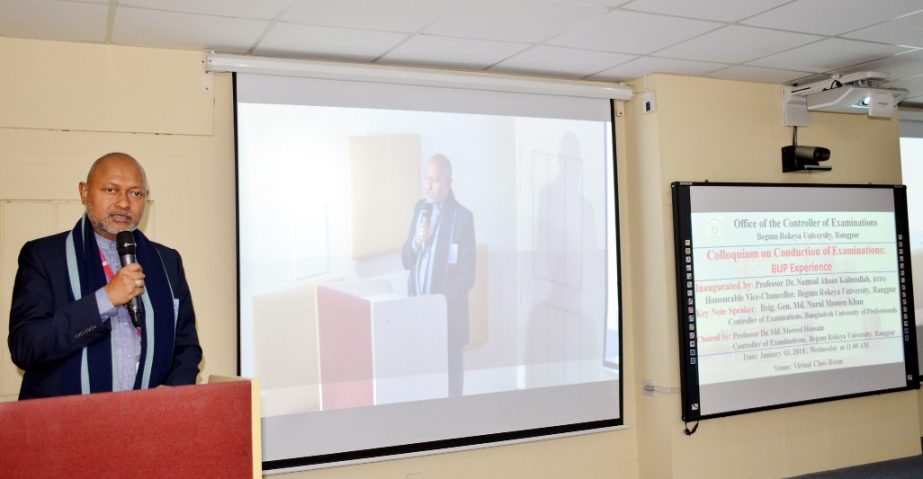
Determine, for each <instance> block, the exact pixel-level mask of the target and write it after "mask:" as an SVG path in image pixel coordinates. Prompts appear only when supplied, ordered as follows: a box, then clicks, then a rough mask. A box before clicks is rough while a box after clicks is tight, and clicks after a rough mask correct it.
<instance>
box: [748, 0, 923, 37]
mask: <svg viewBox="0 0 923 479" xmlns="http://www.w3.org/2000/svg"><path fill="white" fill-rule="evenodd" d="M920 9H923V5H921V4H920V0H887V1H869V0H797V1H795V2H792V3H790V4H788V5H783V6H781V7H779V8H776V9H774V10H770V11H768V12H766V13H763V14H760V15H757V16H755V17H753V18H750V19H748V20H745V21H744V22H743V23H746V24H748V25H756V26H760V27H770V28H779V29H782V30H792V31H796V32H806V33H816V34H821V35H839V34H842V33H846V32H850V31H853V30H856V29H859V28H864V27H867V26H869V25H874V24H876V23H879V22H883V21H886V20H893V19H895V18H897V17H899V16H901V15H906V14H908V13H911V12H915V11H917V10H920Z"/></svg>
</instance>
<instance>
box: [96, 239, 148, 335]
mask: <svg viewBox="0 0 923 479" xmlns="http://www.w3.org/2000/svg"><path fill="white" fill-rule="evenodd" d="M96 249H97V250H99V259H100V260H102V262H103V271H104V272H105V273H106V282H107V283H108V282H109V281H112V277H113V276H115V273H113V272H112V268H111V267H110V266H109V260H107V259H106V255H104V254H103V250H102V248H99V247H97V248H96ZM119 307H121V306H119ZM135 334H136V335H137V336H138V339H139V340H140V339H141V328H140V327H139V328H135Z"/></svg>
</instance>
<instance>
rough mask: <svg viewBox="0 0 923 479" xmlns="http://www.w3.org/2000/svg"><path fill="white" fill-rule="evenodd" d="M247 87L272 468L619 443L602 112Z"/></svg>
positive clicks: (254, 83) (243, 101)
mask: <svg viewBox="0 0 923 479" xmlns="http://www.w3.org/2000/svg"><path fill="white" fill-rule="evenodd" d="M235 81H236V93H237V105H236V117H237V155H238V202H239V210H238V215H239V281H240V296H239V314H240V338H241V339H240V341H241V344H240V368H241V374H242V375H243V376H252V377H258V378H260V379H261V386H262V431H263V459H264V461H265V463H264V468H265V469H282V470H284V469H291V468H297V467H303V466H312V467H313V466H319V465H332V464H341V463H343V462H344V461H356V460H370V459H373V458H380V457H387V456H393V455H397V454H407V453H421V452H426V451H433V450H444V449H446V448H452V447H464V446H472V445H477V444H485V443H496V442H500V441H509V440H518V439H526V438H532V437H536V436H547V435H552V434H559V433H575V432H578V431H592V430H598V429H599V428H605V427H611V426H616V425H619V424H621V420H622V419H621V417H622V409H621V395H622V389H621V382H620V377H621V373H620V367H621V348H620V344H619V341H620V333H619V324H620V308H619V293H618V285H619V275H618V248H617V245H618V241H617V231H618V227H617V217H616V212H617V207H616V197H617V195H616V191H615V184H616V179H615V178H616V177H615V169H614V167H615V157H614V142H613V140H614V138H613V131H614V129H613V123H612V122H613V117H612V105H611V103H610V101H609V100H601V99H589V98H570V97H560V96H543V95H534V94H514V93H498V92H491V91H473V90H460V89H454V88H435V87H419V86H407V85H395V84H384V83H360V82H348V81H331V80H317V79H307V78H286V77H273V76H265V75H244V74H237V75H236V76H235Z"/></svg>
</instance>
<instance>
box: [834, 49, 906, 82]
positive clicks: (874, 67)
mask: <svg viewBox="0 0 923 479" xmlns="http://www.w3.org/2000/svg"><path fill="white" fill-rule="evenodd" d="M846 71H847V72H854V71H873V72H884V73H887V74H888V78H890V79H891V80H899V79H901V78H904V77H909V76H914V75H919V74H921V73H923V50H913V51H909V52H905V53H901V54H899V55H894V56H891V57H886V58H881V59H879V60H875V61H871V62H868V63H863V64H861V65H858V66H856V67H853V68H849V69H846Z"/></svg>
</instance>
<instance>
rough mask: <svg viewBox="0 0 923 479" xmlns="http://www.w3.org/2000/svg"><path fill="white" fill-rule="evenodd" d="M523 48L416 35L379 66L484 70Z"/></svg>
mask: <svg viewBox="0 0 923 479" xmlns="http://www.w3.org/2000/svg"><path fill="white" fill-rule="evenodd" d="M526 47H528V44H525V43H509V42H494V41H485V40H469V39H465V38H451V37H437V36H433V35H415V36H413V37H411V38H410V40H407V41H406V42H404V43H402V44H400V45H398V46H397V47H396V48H395V49H394V50H391V51H389V52H388V53H386V54H385V56H383V57H382V58H381V60H379V61H378V63H387V64H402V65H434V66H440V67H452V68H468V69H474V70H483V69H484V68H487V67H489V66H491V65H493V64H494V63H497V62H499V61H500V60H503V59H504V58H507V57H509V56H510V55H513V54H515V53H516V52H518V51H521V50H522V49H524V48H526Z"/></svg>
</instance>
